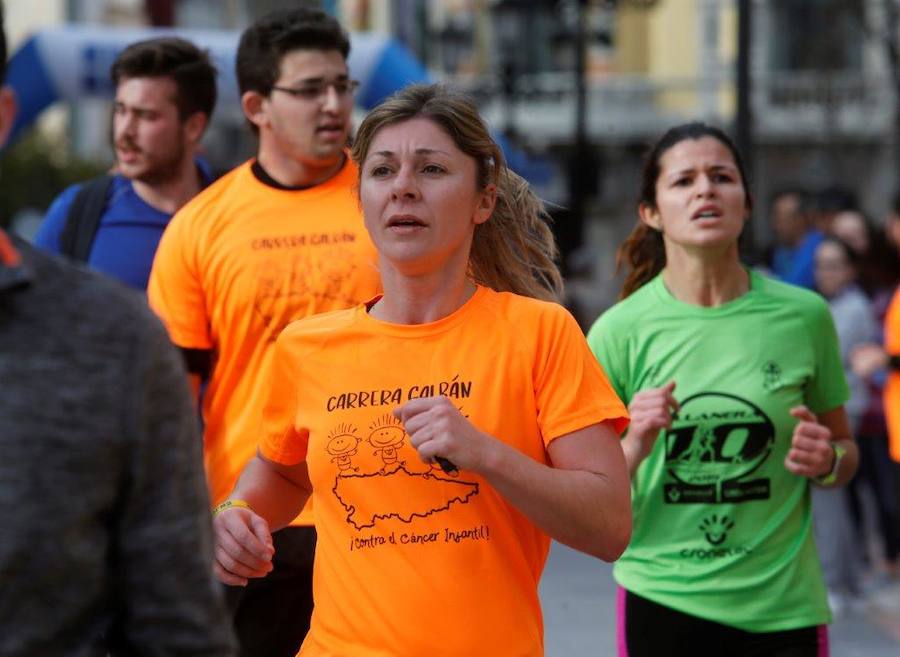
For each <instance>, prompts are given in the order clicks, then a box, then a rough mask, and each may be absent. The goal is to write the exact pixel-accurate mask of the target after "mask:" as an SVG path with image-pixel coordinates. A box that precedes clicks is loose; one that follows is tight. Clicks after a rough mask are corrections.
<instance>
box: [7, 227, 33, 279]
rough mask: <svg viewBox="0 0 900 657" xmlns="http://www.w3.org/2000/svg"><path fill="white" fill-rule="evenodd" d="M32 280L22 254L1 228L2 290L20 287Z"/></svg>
mask: <svg viewBox="0 0 900 657" xmlns="http://www.w3.org/2000/svg"><path fill="white" fill-rule="evenodd" d="M30 280H31V275H30V273H29V272H28V268H27V267H26V266H25V263H24V262H22V256H21V254H20V253H19V250H18V249H16V247H15V245H14V244H13V243H12V240H10V239H9V235H7V234H6V233H5V232H4V231H3V230H2V229H0V292H6V291H7V290H11V289H13V288H17V287H20V286H22V285H24V284H26V283H28V282H29V281H30Z"/></svg>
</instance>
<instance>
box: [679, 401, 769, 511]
mask: <svg viewBox="0 0 900 657" xmlns="http://www.w3.org/2000/svg"><path fill="white" fill-rule="evenodd" d="M774 442H775V427H774V425H773V423H772V421H771V420H770V419H769V417H768V416H767V415H766V414H765V413H763V412H762V411H761V410H760V409H759V408H758V407H757V406H755V405H754V404H752V403H750V402H748V401H747V400H745V399H741V398H740V397H736V396H734V395H730V394H727V393H721V392H704V393H700V394H697V395H694V396H692V397H689V398H688V399H685V400H684V401H683V402H681V410H680V411H679V412H678V414H677V415H676V416H675V417H673V419H672V428H671V429H669V430H668V431H667V432H666V434H665V447H666V471H667V473H668V475H669V477H671V479H672V480H673V481H670V482H667V483H666V484H665V487H664V498H665V501H666V502H667V503H668V504H710V503H721V502H725V503H738V502H746V501H749V500H762V499H768V498H769V495H770V482H769V479H768V478H765V477H760V478H752V475H753V473H754V472H755V471H756V470H758V469H759V467H760V466H761V465H762V464H763V463H764V462H765V461H766V460H767V459H768V457H769V455H770V454H771V453H772V447H773V444H774Z"/></svg>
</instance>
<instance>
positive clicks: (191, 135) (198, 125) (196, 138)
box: [182, 112, 209, 144]
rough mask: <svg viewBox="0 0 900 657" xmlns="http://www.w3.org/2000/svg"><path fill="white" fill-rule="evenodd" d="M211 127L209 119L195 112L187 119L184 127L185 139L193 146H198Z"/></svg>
mask: <svg viewBox="0 0 900 657" xmlns="http://www.w3.org/2000/svg"><path fill="white" fill-rule="evenodd" d="M208 125H209V117H208V116H207V115H206V114H204V113H203V112H194V113H193V114H191V115H190V116H189V117H187V119H185V121H184V123H183V124H182V127H183V129H184V137H185V139H187V140H188V141H189V142H190V143H191V144H198V143H199V142H200V139H201V138H202V137H203V133H204V132H205V131H206V126H208Z"/></svg>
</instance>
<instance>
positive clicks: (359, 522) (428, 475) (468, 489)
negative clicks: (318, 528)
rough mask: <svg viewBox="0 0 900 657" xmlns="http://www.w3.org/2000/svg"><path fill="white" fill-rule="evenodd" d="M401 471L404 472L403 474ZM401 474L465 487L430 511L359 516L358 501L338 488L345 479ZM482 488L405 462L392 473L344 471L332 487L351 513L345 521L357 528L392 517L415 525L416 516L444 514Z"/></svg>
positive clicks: (369, 526)
mask: <svg viewBox="0 0 900 657" xmlns="http://www.w3.org/2000/svg"><path fill="white" fill-rule="evenodd" d="M400 473H402V475H401V474H400ZM397 475H400V476H403V475H405V476H407V477H411V478H418V479H424V480H434V481H438V482H442V483H443V484H449V485H450V486H459V487H463V489H464V492H463V493H462V494H460V495H453V496H449V497H445V498H444V502H445V503H444V504H443V505H442V506H439V507H432V508H429V509H428V510H427V511H418V510H411V511H409V512H408V513H403V512H398V511H389V512H376V511H373V512H372V514H371V515H370V516H369V515H367V516H366V518H363V519H356V518H355V517H354V516H356V514H357V513H359V511H360V510H359V509H358V508H357V506H356V505H355V504H351V503H349V502H347V501H346V500H345V499H344V498H343V497H342V496H341V494H340V492H339V491H338V488H339V487H340V485H341V483H342V482H343V483H346V482H347V481H348V480H353V479H368V478H372V477H381V478H389V477H394V476H397ZM479 491H480V484H479V483H478V482H477V481H461V480H459V479H451V478H448V477H443V476H439V475H436V474H435V473H434V472H433V471H431V470H429V471H427V472H410V471H409V470H407V469H406V467H405V464H401V465H399V466H398V467H396V468H394V469H393V470H391V471H390V472H387V473H386V472H383V471H376V472H370V473H363V474H356V473H353V474H344V473H342V474H340V475H339V476H337V477H336V478H335V481H334V486H333V487H332V488H331V492H332V494H333V495H334V496H335V498H336V499H337V501H338V503H339V504H340V505H341V506H342V507H343V508H344V510H345V511H346V512H347V516H346V518H345V520H346V521H347V523H348V524H350V525H352V526H353V527H354V528H355V529H356V530H357V531H362V530H363V529H370V528H373V527H374V526H375V525H376V524H377V523H378V522H379V521H385V520H390V519H392V518H393V519H396V520H399V521H400V522H403V523H406V524H412V523H413V521H414V520H415V519H416V518H427V517H429V516H432V515H434V514H436V513H442V512H444V511H449V510H450V507H451V506H452V505H453V504H454V503H458V504H468V503H469V500H470V499H471V498H472V497H474V496H475V495H478V493H479ZM366 520H368V522H365V521H366Z"/></svg>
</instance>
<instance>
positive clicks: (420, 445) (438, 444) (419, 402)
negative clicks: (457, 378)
mask: <svg viewBox="0 0 900 657" xmlns="http://www.w3.org/2000/svg"><path fill="white" fill-rule="evenodd" d="M394 416H395V417H397V418H398V419H399V420H400V421H401V422H402V423H403V428H404V429H406V433H407V434H409V442H410V444H411V445H412V446H413V448H415V450H416V451H417V452H418V453H419V458H420V459H422V461H424V462H425V463H432V462H434V461H435V460H436V459H437V457H441V458H444V459H447V460H448V461H450V462H451V463H452V464H453V465H455V466H456V467H458V468H461V469H464V470H472V471H475V472H479V471H480V470H481V469H482V465H483V464H484V463H485V460H486V459H487V458H488V454H489V452H490V449H491V447H492V446H493V445H494V444H495V443H496V442H497V440H496V439H495V438H493V437H492V436H489V435H488V434H486V433H484V432H482V431H479V430H478V429H476V428H475V427H474V426H473V425H472V423H471V422H469V421H468V420H467V419H466V418H465V417H463V415H462V413H460V412H459V409H457V408H456V406H454V405H453V402H451V401H450V400H449V399H448V398H447V397H444V396H440V397H423V398H421V399H412V400H410V401H408V402H406V403H405V404H403V405H402V406H399V407H397V408H396V409H394Z"/></svg>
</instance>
